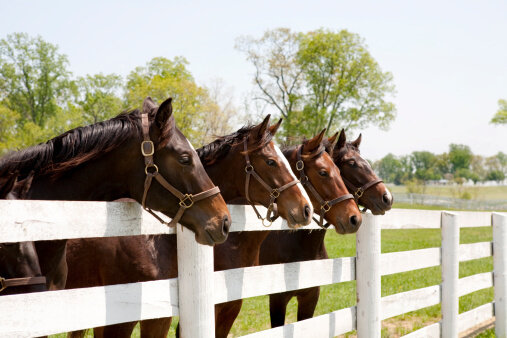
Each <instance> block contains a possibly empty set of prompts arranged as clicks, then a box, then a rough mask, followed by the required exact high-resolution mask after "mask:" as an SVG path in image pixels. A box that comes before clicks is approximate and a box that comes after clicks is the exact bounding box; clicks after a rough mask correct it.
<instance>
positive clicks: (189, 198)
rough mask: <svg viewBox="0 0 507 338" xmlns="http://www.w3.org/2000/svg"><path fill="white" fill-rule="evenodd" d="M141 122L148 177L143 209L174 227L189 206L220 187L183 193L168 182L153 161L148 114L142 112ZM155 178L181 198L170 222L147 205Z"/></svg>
mask: <svg viewBox="0 0 507 338" xmlns="http://www.w3.org/2000/svg"><path fill="white" fill-rule="evenodd" d="M141 122H142V127H143V139H144V140H143V142H142V143H141V153H142V154H143V156H144V164H145V168H144V172H145V173H146V179H145V181H144V193H143V200H142V203H141V204H142V206H143V209H144V210H146V211H148V212H149V213H150V214H152V215H153V216H154V217H155V218H156V219H157V220H158V221H159V222H160V223H162V224H165V225H167V226H169V227H174V226H176V224H178V222H179V220H180V219H181V217H182V216H183V213H184V212H185V210H187V209H188V208H190V207H192V205H194V203H195V202H198V201H200V200H202V199H205V198H207V197H211V196H213V195H216V194H218V193H220V189H219V188H218V187H213V188H211V189H208V190H205V191H203V192H200V193H198V194H195V195H193V194H183V193H182V192H180V191H179V190H178V189H176V188H175V187H174V186H172V185H171V184H170V183H169V182H167V181H166V180H165V179H164V177H162V175H161V174H160V173H159V172H158V167H157V165H156V164H155V163H154V162H153V154H154V153H155V145H154V144H153V142H152V141H151V140H150V125H149V121H148V114H141ZM153 178H155V180H157V182H158V183H160V185H161V186H163V187H164V188H165V189H166V190H168V191H169V192H170V193H171V194H173V195H174V196H176V197H177V198H179V200H180V201H179V203H178V204H179V206H180V208H179V209H178V212H177V213H176V215H175V216H174V217H173V219H172V220H171V221H170V222H166V221H164V220H163V219H162V218H160V217H159V216H158V215H157V214H155V213H154V212H153V211H152V210H151V209H150V208H148V207H147V206H146V196H147V195H148V190H149V189H150V186H151V182H152V180H153Z"/></svg>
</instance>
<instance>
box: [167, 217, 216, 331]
mask: <svg viewBox="0 0 507 338" xmlns="http://www.w3.org/2000/svg"><path fill="white" fill-rule="evenodd" d="M176 236H177V241H178V295H179V312H180V337H182V338H205V337H209V338H213V337H215V305H214V302H213V301H214V299H213V247H211V246H207V245H201V244H198V243H197V242H196V241H195V234H194V233H193V232H192V231H190V230H188V229H187V228H184V227H181V226H177V230H176Z"/></svg>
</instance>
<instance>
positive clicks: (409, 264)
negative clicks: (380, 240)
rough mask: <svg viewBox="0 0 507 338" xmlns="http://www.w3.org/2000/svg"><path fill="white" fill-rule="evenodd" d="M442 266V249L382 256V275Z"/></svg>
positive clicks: (390, 253)
mask: <svg viewBox="0 0 507 338" xmlns="http://www.w3.org/2000/svg"><path fill="white" fill-rule="evenodd" d="M437 265H440V248H429V249H420V250H411V251H401V252H389V253H384V254H381V255H380V274H381V275H382V276H384V275H390V274H394V273H400V272H405V271H412V270H417V269H423V268H429V267H431V266H437Z"/></svg>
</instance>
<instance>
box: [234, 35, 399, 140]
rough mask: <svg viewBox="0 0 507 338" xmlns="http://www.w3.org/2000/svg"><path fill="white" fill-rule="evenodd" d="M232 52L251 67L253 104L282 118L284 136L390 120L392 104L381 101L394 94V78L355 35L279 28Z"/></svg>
mask: <svg viewBox="0 0 507 338" xmlns="http://www.w3.org/2000/svg"><path fill="white" fill-rule="evenodd" d="M236 48H237V49H239V50H240V51H243V52H244V53H245V54H246V55H247V59H248V60H249V61H250V62H251V63H252V64H253V66H254V68H255V74H254V82H255V84H256V86H257V88H258V89H259V95H258V96H256V99H259V100H262V101H264V102H265V103H266V104H268V105H270V106H272V107H274V108H275V109H276V110H277V111H278V112H279V114H280V115H281V116H283V117H284V118H285V119H286V122H285V123H284V125H283V128H284V135H285V136H286V137H287V136H292V135H306V136H310V135H313V134H315V133H316V132H317V131H319V130H321V129H322V128H324V127H327V128H328V130H335V129H339V128H341V127H345V128H357V127H366V126H367V125H369V124H373V125H378V126H380V127H382V128H387V127H388V126H389V124H390V122H391V121H392V120H394V116H395V107H394V104H392V103H391V102H388V101H386V99H385V97H386V96H389V95H391V94H393V93H394V85H393V84H392V75H391V74H390V73H385V72H382V70H381V69H380V67H379V65H378V64H377V63H376V61H375V60H374V59H373V57H372V56H371V55H370V54H369V52H368V51H367V48H366V46H365V44H364V42H363V40H362V39H361V38H360V37H359V36H358V35H356V34H353V33H350V32H348V31H346V30H342V31H340V32H338V33H335V32H331V31H327V30H322V29H320V30H317V31H313V32H308V33H294V32H291V31H290V30H289V29H286V28H278V29H275V30H271V31H267V32H266V33H265V34H264V35H263V36H262V37H261V38H260V39H254V38H252V37H243V38H240V39H238V43H237V45H236Z"/></svg>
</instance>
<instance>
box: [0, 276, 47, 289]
mask: <svg viewBox="0 0 507 338" xmlns="http://www.w3.org/2000/svg"><path fill="white" fill-rule="evenodd" d="M41 284H44V285H45V284H46V277H44V276H39V277H24V278H9V279H5V278H3V277H0V292H2V291H3V290H5V289H7V288H9V287H16V286H26V285H41Z"/></svg>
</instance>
